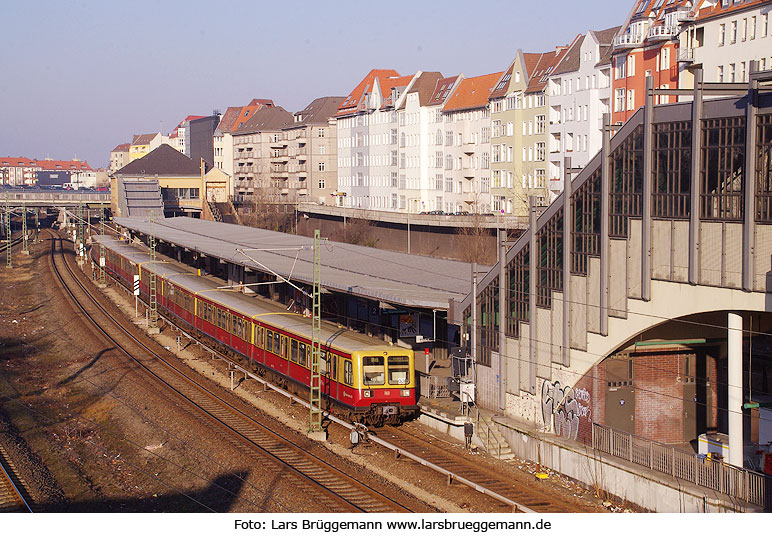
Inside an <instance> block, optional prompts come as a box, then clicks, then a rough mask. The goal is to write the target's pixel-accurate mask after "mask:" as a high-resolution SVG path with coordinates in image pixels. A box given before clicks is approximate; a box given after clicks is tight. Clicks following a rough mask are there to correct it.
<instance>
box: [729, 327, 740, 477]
mask: <svg viewBox="0 0 772 540" xmlns="http://www.w3.org/2000/svg"><path fill="white" fill-rule="evenodd" d="M727 328H728V332H727V337H726V339H727V362H728V364H729V365H728V372H729V377H728V392H729V398H728V406H727V408H728V416H729V419H728V420H729V464H730V465H734V466H736V467H742V466H743V318H742V315H739V314H737V313H729V316H728V319H727Z"/></svg>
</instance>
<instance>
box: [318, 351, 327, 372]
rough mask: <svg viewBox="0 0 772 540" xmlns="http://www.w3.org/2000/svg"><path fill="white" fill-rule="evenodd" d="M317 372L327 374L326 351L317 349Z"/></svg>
mask: <svg viewBox="0 0 772 540" xmlns="http://www.w3.org/2000/svg"><path fill="white" fill-rule="evenodd" d="M319 374H320V375H327V351H325V350H320V351H319Z"/></svg>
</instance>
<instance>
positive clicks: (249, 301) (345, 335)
mask: <svg viewBox="0 0 772 540" xmlns="http://www.w3.org/2000/svg"><path fill="white" fill-rule="evenodd" d="M92 238H93V239H94V241H95V242H96V243H101V244H103V245H104V246H105V247H106V248H107V249H110V250H111V251H114V252H116V253H118V254H119V255H121V256H123V257H125V258H126V259H127V260H129V261H131V262H133V263H135V264H140V265H141V266H142V267H143V268H146V269H148V270H153V271H155V272H156V274H157V275H158V276H159V277H162V278H163V279H164V280H166V281H167V282H169V283H172V284H174V285H177V286H178V287H181V288H183V289H186V290H188V291H190V292H191V293H194V294H196V295H197V296H199V297H200V298H205V299H207V300H211V301H212V302H216V303H217V304H219V305H221V306H223V307H226V308H228V309H231V310H233V311H236V312H238V313H241V314H242V315H244V316H245V317H248V318H252V319H255V320H257V321H258V322H262V323H265V324H268V325H270V326H273V327H275V328H282V329H285V330H287V331H289V332H293V333H299V334H302V335H304V336H306V337H307V338H308V339H309V340H310V339H311V322H312V321H311V319H310V318H309V317H304V316H302V315H299V314H297V313H292V312H289V311H286V308H285V307H284V306H282V305H281V304H277V303H274V302H270V301H268V300H265V299H262V298H256V297H252V296H247V295H245V294H242V293H240V292H238V291H235V290H233V289H230V290H229V289H218V287H221V286H222V285H223V284H224V282H223V281H222V280H220V279H218V278H214V277H212V276H198V275H196V274H193V273H192V270H191V268H190V267H189V266H186V265H184V264H182V263H178V262H175V261H173V260H169V259H168V258H167V257H164V256H162V255H158V256H157V258H156V261H155V262H152V261H151V257H150V254H149V253H148V252H147V251H146V249H147V248H146V247H145V245H144V244H139V243H134V244H127V243H126V242H124V241H122V240H119V239H117V238H114V237H112V236H107V235H105V236H101V235H98V236H93V237H92ZM320 340H321V341H322V343H324V344H327V345H330V346H333V347H335V348H336V349H341V350H345V351H351V350H354V349H381V348H386V350H388V349H393V348H395V346H393V345H391V344H389V343H387V342H385V341H383V340H381V339H377V338H374V337H370V336H366V335H364V334H360V333H358V332H356V331H354V330H348V329H345V328H342V327H339V326H338V325H336V324H333V323H331V322H328V321H322V327H321V334H320Z"/></svg>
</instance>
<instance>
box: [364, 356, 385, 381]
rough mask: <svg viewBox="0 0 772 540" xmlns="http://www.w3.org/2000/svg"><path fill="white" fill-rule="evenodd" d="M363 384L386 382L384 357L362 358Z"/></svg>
mask: <svg viewBox="0 0 772 540" xmlns="http://www.w3.org/2000/svg"><path fill="white" fill-rule="evenodd" d="M362 382H364V384H365V385H373V384H383V383H384V382H386V361H385V360H384V358H383V356H365V357H363V358H362Z"/></svg>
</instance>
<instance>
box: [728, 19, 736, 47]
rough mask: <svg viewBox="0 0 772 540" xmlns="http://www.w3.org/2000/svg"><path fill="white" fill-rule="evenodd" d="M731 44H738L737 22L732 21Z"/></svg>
mask: <svg viewBox="0 0 772 540" xmlns="http://www.w3.org/2000/svg"><path fill="white" fill-rule="evenodd" d="M729 43H737V21H732V26H731V27H730V30H729Z"/></svg>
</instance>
